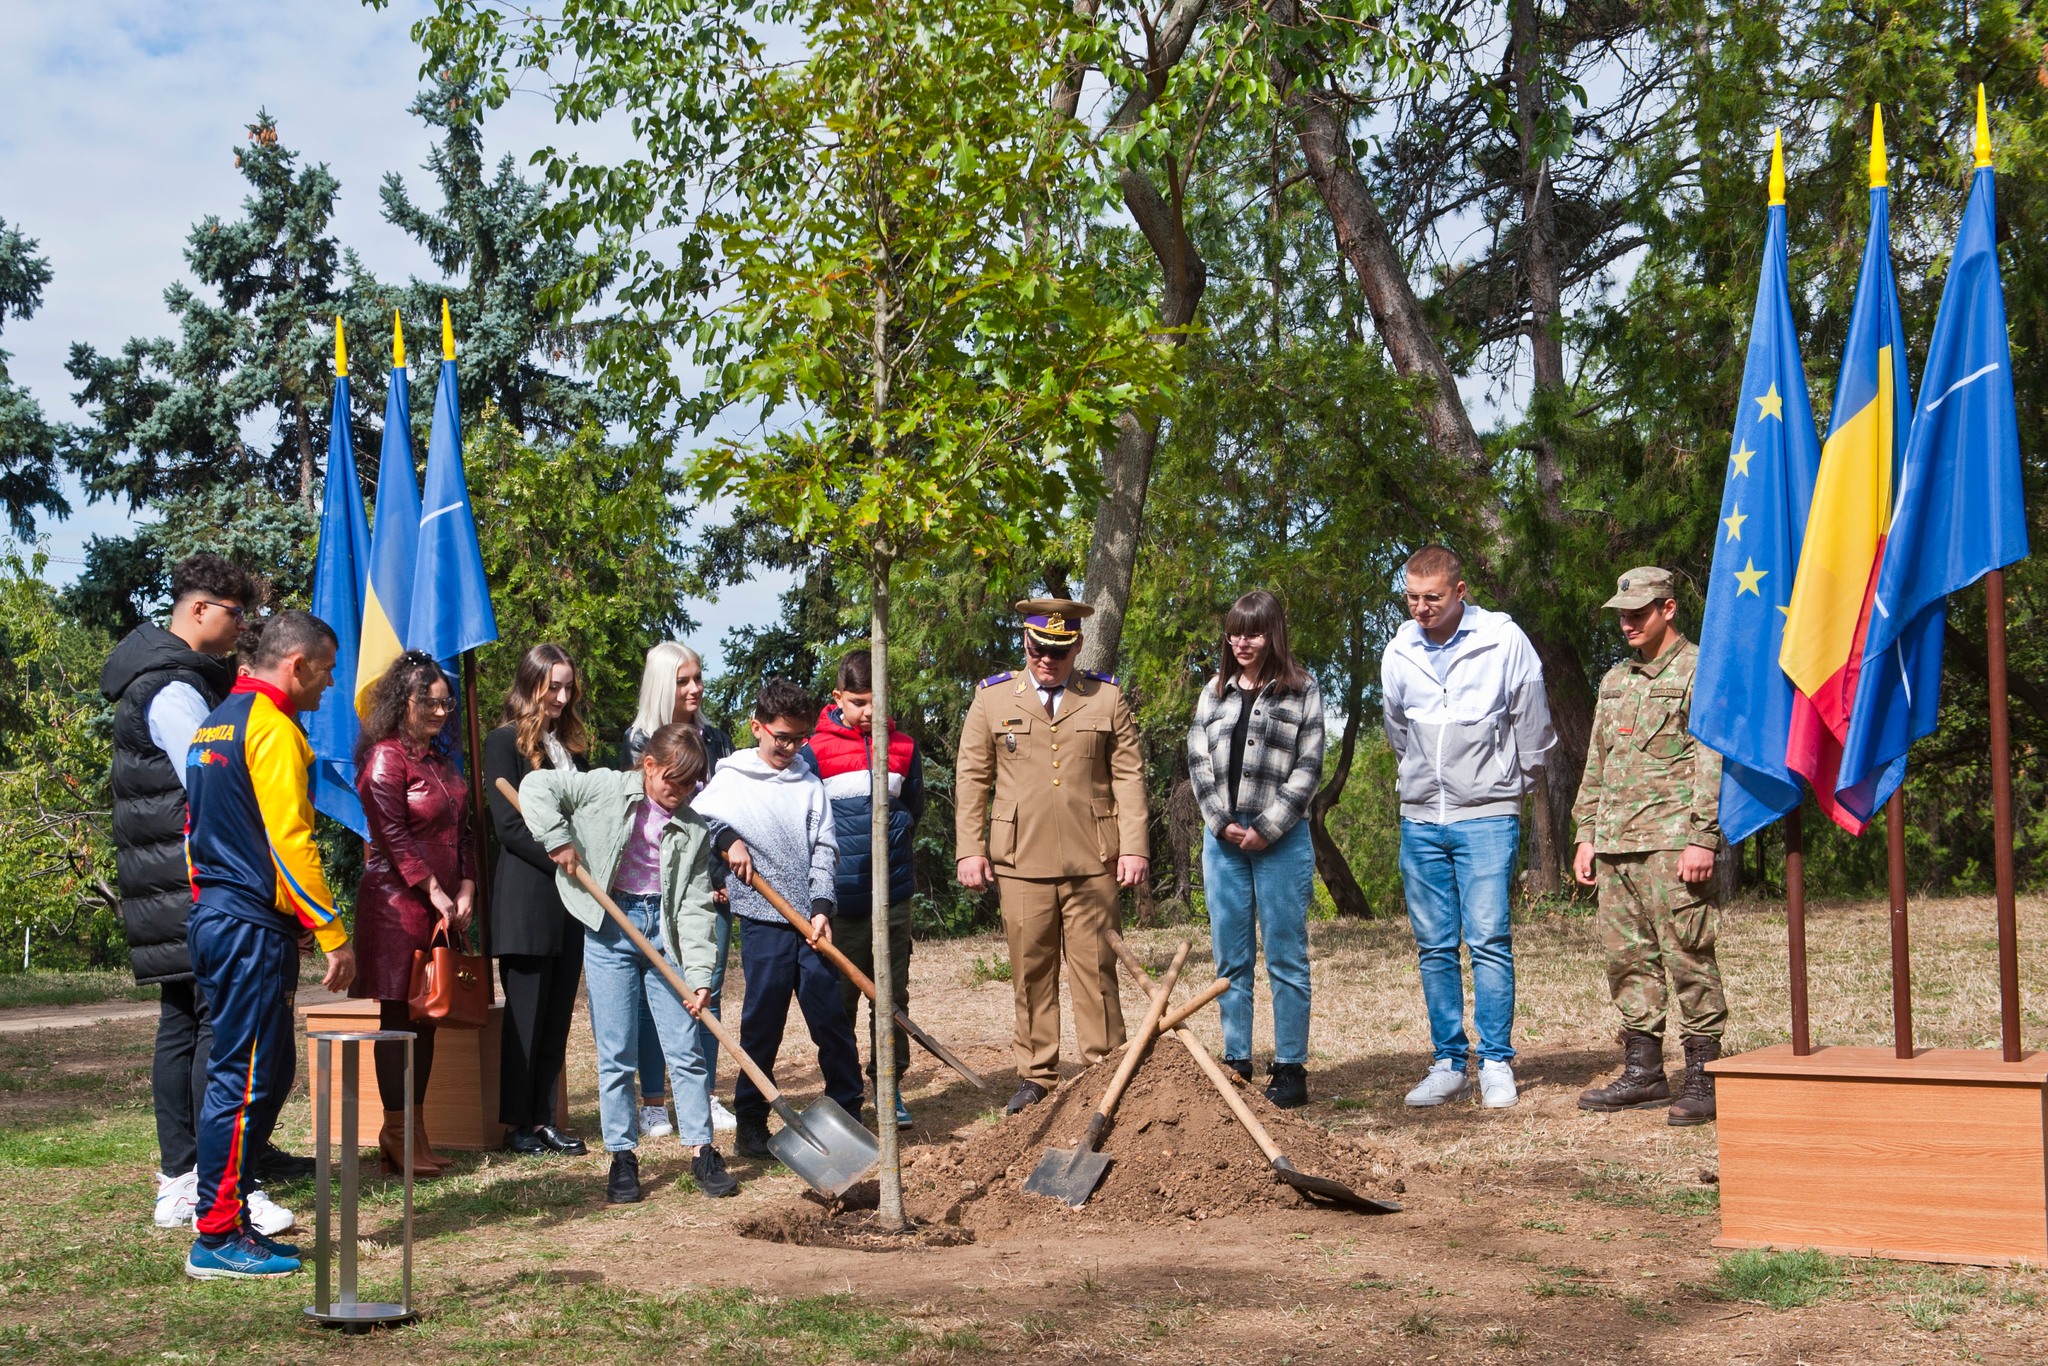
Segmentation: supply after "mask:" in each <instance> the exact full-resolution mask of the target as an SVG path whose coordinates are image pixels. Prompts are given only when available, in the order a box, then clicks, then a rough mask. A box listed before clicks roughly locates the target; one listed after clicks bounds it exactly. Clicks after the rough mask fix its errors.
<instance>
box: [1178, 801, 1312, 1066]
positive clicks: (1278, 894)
mask: <svg viewBox="0 0 2048 1366" xmlns="http://www.w3.org/2000/svg"><path fill="white" fill-rule="evenodd" d="M1257 815H1258V813H1257V812H1256V811H1240V812H1238V813H1237V814H1236V815H1235V816H1233V817H1232V818H1231V819H1232V820H1234V821H1236V822H1237V823H1238V824H1239V825H1243V826H1247V827H1249V826H1250V825H1251V823H1252V819H1253V818H1254V817H1255V816H1257ZM1315 878H1316V852H1315V846H1314V845H1313V844H1312V843H1311V842H1310V839H1309V832H1308V822H1307V821H1305V820H1300V821H1296V822H1295V823H1294V825H1293V826H1292V827H1291V828H1290V829H1289V830H1288V831H1287V833H1286V834H1284V835H1282V836H1281V837H1280V840H1279V842H1278V843H1277V844H1273V845H1269V846H1268V847H1266V848H1264V849H1261V850H1259V851H1258V852H1257V853H1252V854H1247V853H1246V852H1245V851H1244V850H1242V849H1240V848H1238V847H1237V846H1236V845H1234V844H1232V843H1231V842H1230V841H1228V840H1226V839H1222V838H1220V837H1218V835H1217V834H1216V832H1215V831H1213V830H1209V829H1206V828H1205V829H1204V830H1203V831H1202V888H1203V891H1204V894H1205V895H1206V896H1207V897H1208V901H1209V945H1210V947H1211V948H1212V949H1213V950H1214V951H1215V954H1216V975H1217V976H1218V977H1228V978H1229V979H1230V990H1228V991H1226V992H1224V993H1223V999H1222V1001H1221V1002H1220V1003H1219V1004H1218V1007H1217V1009H1218V1010H1219V1011H1221V1012H1222V1015H1223V1056H1224V1057H1226V1058H1229V1059H1233V1060H1236V1059H1245V1060H1249V1059H1250V1058H1251V1055H1252V1014H1253V1005H1252V969H1253V968H1254V966H1256V964H1257V962H1258V955H1259V945H1258V941H1259V940H1261V939H1263V940H1265V941H1266V981H1267V983H1268V985H1269V986H1270V988H1271V990H1272V993H1273V1061H1274V1062H1276V1063H1281V1062H1286V1063H1306V1062H1307V1061H1308V1009H1309V979H1308V903H1309V898H1310V897H1311V896H1312V895H1313V894H1314V892H1315Z"/></svg>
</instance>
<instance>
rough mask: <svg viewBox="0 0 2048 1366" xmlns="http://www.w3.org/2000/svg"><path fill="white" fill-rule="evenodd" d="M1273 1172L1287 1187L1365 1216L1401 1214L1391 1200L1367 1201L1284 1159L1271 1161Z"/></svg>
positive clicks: (1345, 1187) (1340, 1184)
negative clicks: (1358, 1211)
mask: <svg viewBox="0 0 2048 1366" xmlns="http://www.w3.org/2000/svg"><path fill="white" fill-rule="evenodd" d="M1273 1170H1274V1171H1276V1172H1278V1173H1279V1174H1280V1179H1281V1180H1282V1181H1285V1182H1286V1183H1287V1184H1288V1185H1290V1186H1292V1187H1294V1188H1295V1189H1296V1190H1298V1191H1301V1192H1303V1193H1304V1194H1308V1195H1314V1196H1320V1197H1321V1198H1322V1199H1325V1200H1334V1201H1336V1202H1337V1203H1338V1204H1340V1205H1349V1206H1350V1207H1351V1208H1353V1209H1356V1210H1363V1211H1364V1212H1365V1213H1367V1214H1399V1213H1400V1212H1401V1207H1400V1206H1399V1205H1397V1204H1395V1203H1394V1202H1393V1201H1391V1200H1373V1199H1369V1198H1368V1197H1366V1196H1363V1195H1360V1194H1359V1193H1358V1192H1357V1191H1355V1190H1353V1189H1351V1187H1349V1186H1347V1185H1345V1184H1344V1183H1343V1182H1341V1181H1332V1180H1331V1179H1330V1178H1329V1177H1327V1176H1310V1175H1309V1174H1308V1173H1307V1172H1305V1171H1302V1170H1301V1169H1300V1168H1298V1167H1296V1166H1295V1165H1294V1164H1293V1163H1292V1162H1289V1161H1288V1160H1287V1159H1286V1158H1285V1157H1276V1158H1274V1159H1273Z"/></svg>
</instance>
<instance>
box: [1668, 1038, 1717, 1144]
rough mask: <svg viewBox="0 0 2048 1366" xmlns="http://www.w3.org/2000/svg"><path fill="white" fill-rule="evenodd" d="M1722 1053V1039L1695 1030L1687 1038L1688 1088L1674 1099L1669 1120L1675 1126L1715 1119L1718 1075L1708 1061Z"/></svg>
mask: <svg viewBox="0 0 2048 1366" xmlns="http://www.w3.org/2000/svg"><path fill="white" fill-rule="evenodd" d="M1720 1056H1721V1041H1720V1040H1719V1039H1710V1038H1707V1037H1706V1036H1705V1035H1700V1034H1695V1035H1694V1036H1692V1037H1691V1038H1689V1039H1687V1040H1685V1092H1684V1094H1682V1095H1680V1096H1679V1098H1678V1099H1677V1100H1675V1101H1673V1102H1671V1113H1670V1114H1668V1115H1666V1116H1665V1123H1667V1124H1670V1125H1671V1126H1672V1127H1674V1128H1679V1129H1684V1128H1689V1127H1690V1126H1692V1125H1694V1124H1711V1123H1713V1122H1714V1079H1713V1077H1712V1076H1710V1075H1709V1074H1708V1072H1707V1064H1708V1063H1710V1062H1712V1061H1713V1060H1714V1059H1716V1058H1718V1057H1720Z"/></svg>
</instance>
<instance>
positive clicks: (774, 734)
mask: <svg viewBox="0 0 2048 1366" xmlns="http://www.w3.org/2000/svg"><path fill="white" fill-rule="evenodd" d="M762 729H763V730H767V729H768V728H767V727H766V726H763V727H762ZM768 738H769V739H771V740H773V741H774V742H775V747H776V748H777V749H795V748H797V747H798V746H799V745H801V744H803V742H804V741H806V740H808V739H810V738H811V733H810V732H809V731H805V732H804V733H803V734H802V735H785V734H784V733H783V732H781V731H779V730H770V731H768Z"/></svg>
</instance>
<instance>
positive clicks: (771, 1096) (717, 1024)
mask: <svg viewBox="0 0 2048 1366" xmlns="http://www.w3.org/2000/svg"><path fill="white" fill-rule="evenodd" d="M498 791H500V792H502V793H504V794H505V800H506V801H508V802H510V803H512V809H513V810H514V811H516V812H518V813H519V815H520V817H521V819H524V818H525V815H526V812H525V810H524V809H523V808H522V807H521V806H520V805H519V789H517V788H515V787H513V786H512V784H510V783H508V782H506V781H505V780H504V779H503V778H500V779H498ZM549 852H550V853H552V852H553V851H552V850H550V851H549ZM576 881H577V882H578V883H580V884H581V885H582V887H583V890H584V891H586V892H588V893H590V895H591V897H592V899H594V900H595V901H596V902H597V904H598V905H600V906H602V907H604V909H605V914H606V915H609V916H610V917H611V918H612V920H613V922H614V923H616V924H617V925H618V927H619V929H620V930H621V931H622V932H624V934H625V936H626V938H628V939H630V940H631V941H633V947H634V948H636V949H638V950H640V952H641V953H643V954H645V955H646V956H647V961H648V962H650V963H652V964H654V968H655V971H657V972H659V973H660V974H661V975H662V976H663V977H665V978H667V979H668V984H669V985H670V986H671V987H674V988H675V992H676V996H677V998H678V999H680V1000H683V1001H688V1000H689V999H690V997H691V996H693V995H695V994H696V993H694V992H692V991H691V990H690V989H689V988H688V987H687V986H684V985H683V976H682V974H681V973H679V972H677V971H676V970H675V965H674V964H672V963H670V962H669V961H668V958H667V957H666V956H665V955H664V954H663V953H662V952H661V950H660V949H657V948H656V947H654V945H653V944H651V943H649V942H648V940H647V936H646V935H644V934H642V933H640V927H639V926H638V925H635V924H634V923H633V922H632V921H631V920H630V919H628V918H627V916H626V913H625V912H624V911H622V910H620V909H619V903H618V902H616V901H613V900H612V899H611V897H610V896H609V895H608V894H607V893H606V892H605V890H604V888H602V887H600V886H598V885H597V879H596V878H594V877H592V876H591V875H590V870H589V869H588V868H585V867H583V865H582V862H581V860H579V861H578V863H577V866H576ZM695 1019H696V1021H697V1023H698V1024H701V1025H703V1026H704V1027H705V1028H706V1029H708V1030H710V1031H711V1037H712V1038H714V1039H717V1040H718V1042H719V1043H720V1045H722V1046H723V1047H724V1048H725V1051H726V1052H728V1053H730V1054H732V1055H733V1057H734V1058H735V1059H736V1060H737V1061H738V1062H739V1065H740V1070H741V1071H743V1072H745V1073H746V1074H747V1075H748V1076H749V1077H752V1078H753V1079H754V1085H756V1086H758V1087H760V1088H761V1095H762V1096H763V1097H764V1098H766V1100H767V1101H768V1103H769V1104H770V1105H773V1104H774V1103H775V1102H776V1101H778V1100H780V1099H781V1098H782V1093H781V1092H780V1091H778V1090H776V1089H775V1083H774V1081H773V1080H771V1079H770V1078H769V1076H768V1074H767V1073H766V1072H763V1071H762V1070H761V1067H760V1064H758V1063H756V1062H755V1061H754V1060H753V1059H752V1058H750V1057H748V1056H747V1052H746V1050H745V1049H743V1048H741V1047H740V1041H739V1039H738V1038H736V1037H735V1036H734V1035H733V1033H732V1031H730V1030H729V1029H727V1028H726V1027H725V1022H724V1021H722V1020H720V1019H719V1018H718V1017H717V1016H716V1015H714V1014H712V1013H711V1012H710V1011H709V1010H706V1011H705V1012H704V1013H703V1014H701V1015H698V1016H696V1017H695Z"/></svg>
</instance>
